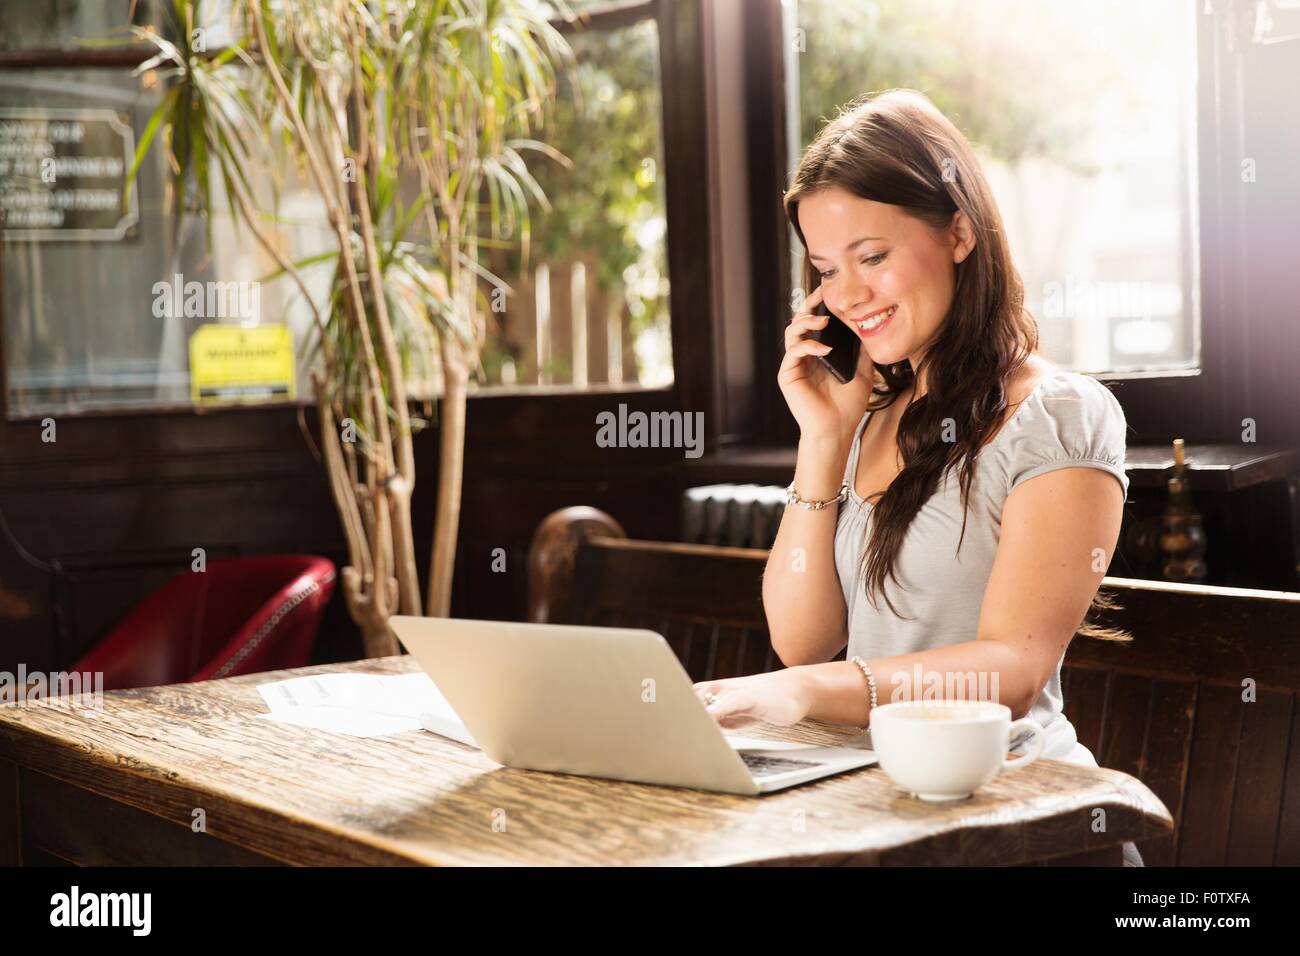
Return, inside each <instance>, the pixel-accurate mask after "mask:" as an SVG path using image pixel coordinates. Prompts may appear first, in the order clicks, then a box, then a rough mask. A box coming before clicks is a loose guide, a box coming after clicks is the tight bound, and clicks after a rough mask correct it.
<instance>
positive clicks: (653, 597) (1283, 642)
mask: <svg viewBox="0 0 1300 956" xmlns="http://www.w3.org/2000/svg"><path fill="white" fill-rule="evenodd" d="M766 562H767V551H765V550H760V549H752V548H721V547H712V546H708V545H693V544H679V543H672V542H662V541H634V540H630V539H628V538H627V536H626V534H625V533H624V531H623V529H622V527H621V526H620V525H619V524H618V522H616V521H615V520H614V519H613V518H611V517H610V516H609V515H606V514H604V513H603V512H601V511H598V510H597V509H594V508H565V509H561V510H560V511H556V512H554V513H553V514H551V515H550V516H548V517H547V518H546V520H544V521H543V522H542V523H541V524H540V525H539V526H538V528H537V532H536V533H535V535H534V537H533V542H532V547H531V549H530V552H529V600H528V618H529V620H531V621H535V622H563V623H572V624H588V625H599V626H608V627H646V628H650V629H651V630H655V631H658V632H659V633H660V634H662V635H663V636H664V637H665V638H666V639H667V640H668V642H669V644H670V645H671V646H672V648H673V650H674V652H675V653H676V654H677V656H678V658H679V659H680V660H681V661H682V663H683V665H684V666H685V667H686V670H687V672H688V673H689V674H690V676H691V679H692V680H697V681H699V680H711V679H720V678H727V677H737V676H741V675H745V674H754V673H760V672H763V671H768V670H773V669H776V668H778V667H781V666H782V664H781V661H780V660H779V659H778V658H777V657H776V655H775V654H774V653H773V651H772V645H771V641H770V639H769V637H768V632H767V624H766V620H765V617H764V613H763V604H762V574H763V568H764V565H765V564H766ZM1102 587H1103V589H1104V590H1105V591H1106V592H1107V593H1108V594H1110V595H1112V596H1113V597H1115V598H1116V599H1117V602H1118V603H1119V604H1120V605H1121V606H1122V607H1121V609H1119V610H1115V611H1107V612H1104V614H1103V616H1102V617H1101V618H1100V620H1101V622H1102V623H1104V624H1109V625H1113V626H1116V627H1120V628H1123V629H1124V630H1126V631H1128V632H1129V633H1131V634H1132V635H1133V636H1134V640H1133V641H1132V642H1128V643H1116V642H1110V641H1099V640H1095V639H1092V638H1088V637H1079V638H1077V639H1075V640H1074V641H1073V642H1071V644H1070V649H1069V651H1068V652H1067V654H1066V660H1065V666H1064V668H1063V672H1062V675H1061V679H1062V684H1063V690H1064V694H1065V713H1066V716H1067V717H1069V718H1070V720H1071V721H1072V722H1073V724H1074V726H1075V728H1076V730H1077V731H1078V734H1079V739H1080V741H1081V742H1082V743H1083V744H1084V746H1086V747H1088V748H1089V749H1090V750H1091V751H1092V752H1093V754H1094V755H1095V756H1096V758H1097V761H1098V763H1100V764H1101V765H1102V766H1103V767H1109V768H1112V769H1116V770H1121V771H1124V772H1125V773H1128V774H1131V775H1132V776H1134V777H1137V778H1138V779H1140V780H1141V781H1142V782H1143V783H1145V784H1146V785H1147V786H1148V787H1150V788H1151V790H1152V791H1153V792H1154V793H1155V794H1156V796H1158V797H1159V798H1160V799H1161V800H1162V801H1163V802H1164V803H1165V805H1166V806H1167V807H1168V808H1169V810H1170V812H1171V813H1172V814H1173V816H1174V819H1175V821H1176V828H1175V831H1174V833H1173V834H1172V835H1170V836H1168V837H1162V838H1160V839H1156V840H1149V841H1146V842H1143V843H1139V844H1138V847H1139V849H1140V851H1141V853H1142V856H1143V859H1144V860H1145V862H1146V863H1147V865H1148V866H1173V865H1178V866H1273V865H1278V866H1296V865H1300V708H1297V706H1296V704H1297V699H1296V698H1297V691H1298V690H1300V594H1293V593H1289V592H1281V591H1255V590H1248V589H1243V588H1223V587H1206V586H1194V585H1181V584H1168V583H1164V582H1159V581H1141V580H1132V579H1125V578H1109V577H1108V578H1105V579H1104V580H1103V581H1102ZM840 656H841V657H842V656H843V654H841V655H840ZM1248 691H1253V695H1254V699H1253V701H1248V700H1247V699H1246V697H1248V696H1249V695H1248Z"/></svg>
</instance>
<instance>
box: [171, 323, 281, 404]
mask: <svg viewBox="0 0 1300 956" xmlns="http://www.w3.org/2000/svg"><path fill="white" fill-rule="evenodd" d="M296 385H297V373H296V371H295V366H294V358H293V331H292V330H291V329H290V328H289V327H288V326H287V325H258V326H255V327H253V328H251V329H246V328H244V327H243V326H240V325H201V326H199V328H198V331H196V332H195V333H194V334H193V335H192V336H190V397H191V398H192V399H193V400H194V402H195V403H196V404H206V403H209V402H271V401H282V400H288V399H292V398H294V396H295V394H296V393H297V388H296Z"/></svg>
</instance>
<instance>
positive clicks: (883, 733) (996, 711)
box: [870, 700, 1047, 801]
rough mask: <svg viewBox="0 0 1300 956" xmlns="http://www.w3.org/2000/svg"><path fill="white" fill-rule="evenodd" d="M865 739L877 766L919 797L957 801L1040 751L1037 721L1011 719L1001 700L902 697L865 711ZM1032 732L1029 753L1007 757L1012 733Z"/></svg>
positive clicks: (1044, 737)
mask: <svg viewBox="0 0 1300 956" xmlns="http://www.w3.org/2000/svg"><path fill="white" fill-rule="evenodd" d="M870 726H871V742H872V747H873V749H874V750H875V752H876V757H877V759H878V760H879V761H880V769H882V770H883V771H885V774H886V775H887V776H888V777H889V779H890V780H892V781H894V783H896V784H898V785H899V786H900V787H902V788H903V789H904V790H906V791H908V792H909V793H911V794H912V795H913V796H915V797H919V798H920V799H922V800H929V801H940V800H961V799H964V798H966V797H969V796H970V795H971V794H972V793H974V792H975V791H976V790H978V789H979V788H980V787H982V786H984V784H986V783H988V782H989V781H990V780H992V779H993V778H994V777H996V776H997V775H998V774H999V773H1000V772H1001V771H1003V770H1018V769H1019V768H1021V767H1025V766H1028V765H1029V764H1031V763H1033V762H1034V761H1035V760H1037V759H1038V758H1039V757H1040V756H1042V753H1043V747H1044V746H1045V744H1046V742H1047V735H1046V734H1045V733H1044V731H1043V728H1042V727H1041V726H1039V724H1038V723H1037V721H1033V720H1030V719H1029V718H1028V717H1022V718H1021V719H1020V720H1014V721H1013V720H1012V719H1011V708H1010V707H1008V706H1006V705H1005V704H998V703H994V702H992V701H980V700H905V701H899V702H897V703H893V704H883V705H881V706H878V707H876V708H874V709H873V710H872V711H871V725H870ZM1024 730H1031V731H1033V734H1034V736H1033V739H1032V740H1031V741H1030V749H1029V752H1028V753H1026V754H1024V755H1023V756H1020V757H1015V758H1012V759H1007V756H1006V754H1007V751H1008V750H1009V749H1010V747H1011V738H1012V736H1014V735H1016V734H1018V733H1021V732H1022V731H1024Z"/></svg>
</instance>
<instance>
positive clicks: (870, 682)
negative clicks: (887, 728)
mask: <svg viewBox="0 0 1300 956" xmlns="http://www.w3.org/2000/svg"><path fill="white" fill-rule="evenodd" d="M850 659H851V660H852V661H853V663H855V664H857V665H858V669H859V670H860V671H862V676H863V677H865V678H866V679H867V686H868V687H869V688H871V708H870V709H869V710H868V711H867V723H868V725H870V723H871V711H872V710H875V709H876V679H875V677H873V676H872V675H871V668H870V667H868V666H867V662H866V661H864V660H863V659H862V658H861V657H858V656H857V655H854V656H853V657H852V658H850ZM856 730H857V732H858V733H860V734H865V733H866V732H867V727H858V728H856Z"/></svg>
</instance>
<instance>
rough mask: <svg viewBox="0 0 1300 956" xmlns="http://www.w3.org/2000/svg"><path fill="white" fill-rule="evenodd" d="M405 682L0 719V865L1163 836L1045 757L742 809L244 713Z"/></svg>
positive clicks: (1115, 846)
mask: <svg viewBox="0 0 1300 956" xmlns="http://www.w3.org/2000/svg"><path fill="white" fill-rule="evenodd" d="M416 669H417V665H416V663H415V662H414V660H413V659H412V658H410V657H408V656H400V657H390V658H384V659H381V660H372V661H360V662H355V663H350V664H333V665H322V666H318V667H309V668H301V669H298V670H293V671H278V672H274V673H270V674H253V675H247V676H243V677H236V678H231V679H227V680H219V681H208V682H205V683H201V684H177V685H173V686H169V687H155V688H147V689H143V690H131V691H115V692H111V693H107V694H105V695H104V698H103V707H102V709H88V708H71V707H69V706H67V705H65V704H58V703H55V702H51V701H44V702H40V703H35V704H25V705H14V704H10V705H6V706H3V707H0V864H11V865H12V864H15V863H21V862H26V863H50V862H58V861H69V862H73V863H77V864H164V865H186V864H206V863H215V864H226V865H230V864H261V865H266V864H272V865H273V864H277V863H290V864H434V865H467V864H468V865H474V864H488V865H515V864H522V865H556V864H564V865H568V864H576V865H608V864H636V865H661V864H666V865H690V864H706V865H734V864H833V865H844V864H865V865H877V864H993V865H1015V864H1026V863H1038V862H1041V861H1045V860H1048V859H1049V858H1054V862H1066V861H1068V862H1090V863H1098V862H1104V863H1108V864H1114V863H1117V862H1118V857H1119V847H1120V844H1121V843H1122V842H1123V841H1126V840H1141V839H1144V838H1147V837H1152V836H1161V835H1164V834H1167V833H1168V832H1170V830H1171V829H1172V826H1173V821H1172V820H1171V819H1170V816H1169V813H1168V811H1167V810H1166V809H1165V807H1164V805H1163V804H1162V803H1161V802H1160V801H1159V800H1158V799H1157V798H1156V797H1155V795H1154V794H1152V793H1151V791H1150V790H1148V789H1147V788H1146V786H1144V785H1143V784H1142V783H1141V782H1140V781H1138V780H1136V779H1134V778H1133V777H1130V776H1128V775H1126V774H1123V773H1119V772H1117V771H1113V770H1098V769H1091V768H1083V767H1077V766H1074V765H1071V764H1065V763H1061V762H1059V761H1053V760H1040V761H1038V762H1036V763H1035V764H1033V765H1031V766H1029V767H1028V768H1026V769H1024V770H1020V771H1016V772H1013V773H1008V774H1004V775H1001V776H1000V777H999V778H998V779H996V780H995V781H994V782H993V783H991V784H989V785H988V786H986V787H984V788H983V789H981V790H980V791H978V792H977V793H976V794H975V795H974V796H973V797H971V798H970V799H968V800H964V801H961V802H959V803H949V804H926V803H922V802H921V801H919V800H916V799H914V798H912V797H910V796H908V795H907V794H905V793H904V792H903V791H901V790H900V789H899V788H897V787H895V786H894V785H893V784H892V783H891V782H890V781H889V780H888V779H887V778H886V777H885V775H884V774H883V772H882V771H881V770H880V769H879V768H877V767H873V768H867V769H863V770H858V771H852V772H850V773H847V774H843V775H840V776H837V777H832V778H828V779H826V780H821V781H817V782H815V783H811V784H806V785H804V786H801V787H795V788H792V789H790V790H785V791H781V792H778V793H775V794H770V795H767V796H762V797H741V796H733V795H730V794H718V793H707V792H703V791H698V790H687V789H683V788H675V787H655V786H648V785H642V784H631V783H624V782H621V781H608V780H596V779H590V778H585V777H576V776H567V775H562V774H548V773H540V772H534V771H526V770H512V769H507V768H503V767H498V766H497V765H496V764H493V763H492V762H491V761H490V760H489V759H488V758H487V757H485V756H484V755H483V754H482V753H480V752H479V751H477V750H473V749H471V748H469V747H465V746H462V745H460V744H458V743H455V742H453V741H450V740H446V739H444V738H441V737H438V736H435V735H433V734H430V733H427V732H425V731H413V732H410V733H404V734H398V735H394V736H389V737H378V738H369V739H363V738H356V737H347V736H343V735H339V734H331V733H323V732H320V731H315V730H310V729H307V728H301V727H295V726H290V725H286V724H282V723H277V722H274V721H269V720H258V719H254V718H255V715H257V714H260V713H263V712H265V710H266V707H265V706H264V704H263V702H262V699H261V696H260V695H259V694H258V693H257V690H256V685H257V684H260V683H264V682H266V681H269V680H278V679H281V678H285V677H300V676H303V675H307V674H324V673H331V672H339V671H345V670H364V671H370V672H374V673H386V674H400V673H409V672H412V671H414V670H416ZM745 733H746V734H749V735H752V736H774V737H783V738H786V739H795V740H807V741H813V742H816V741H832V742H833V740H834V738H835V736H836V735H835V734H834V733H833V732H832V731H831V730H830V728H829V726H828V725H815V724H812V723H808V722H806V723H804V724H801V725H799V726H798V727H795V728H785V729H781V728H774V727H768V726H763V727H751V728H747V729H746V731H745ZM1099 808H1100V809H1104V810H1105V823H1106V827H1105V831H1104V832H1101V833H1098V832H1094V819H1095V818H1096V816H1097V815H1096V814H1095V812H1094V811H1096V810H1097V809H1099ZM200 822H201V823H202V828H201V830H202V832H196V831H199V830H200V826H199V823H200Z"/></svg>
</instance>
